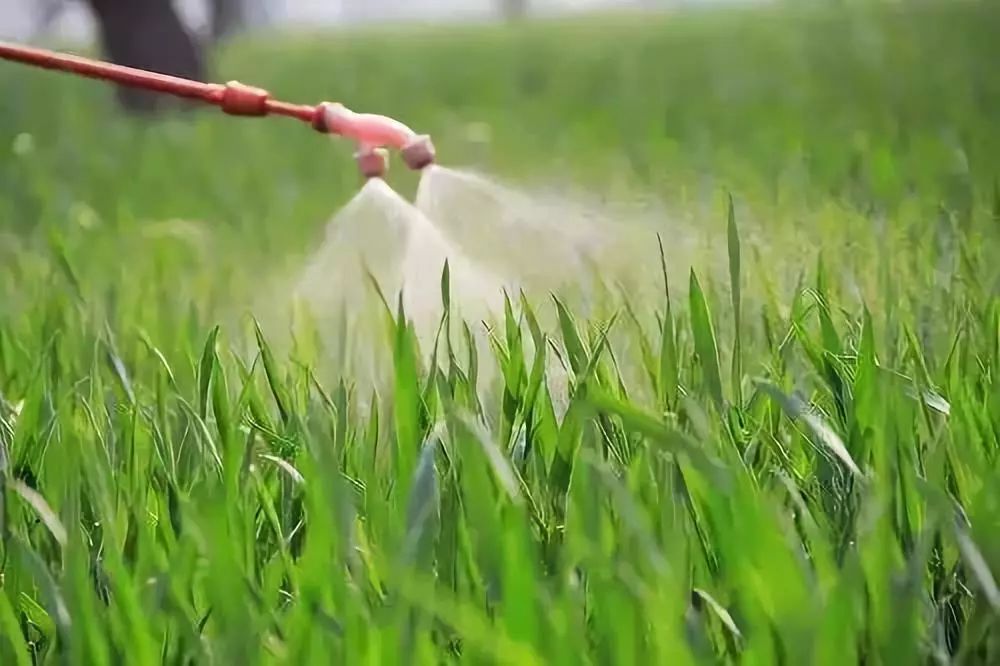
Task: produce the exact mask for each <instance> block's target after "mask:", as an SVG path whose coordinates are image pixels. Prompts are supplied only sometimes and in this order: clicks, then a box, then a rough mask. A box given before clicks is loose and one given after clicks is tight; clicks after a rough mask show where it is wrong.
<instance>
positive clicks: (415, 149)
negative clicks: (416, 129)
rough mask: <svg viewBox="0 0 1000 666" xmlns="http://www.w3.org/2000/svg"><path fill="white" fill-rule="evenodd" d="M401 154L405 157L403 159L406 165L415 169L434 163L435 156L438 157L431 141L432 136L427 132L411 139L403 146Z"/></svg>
mask: <svg viewBox="0 0 1000 666" xmlns="http://www.w3.org/2000/svg"><path fill="white" fill-rule="evenodd" d="M400 154H401V155H402V157H403V161H404V162H406V166H408V167H409V168H411V169H413V170H414V171H419V170H421V169H423V168H424V167H427V166H429V165H431V164H433V163H434V158H435V157H436V151H435V150H434V144H433V143H432V142H431V138H430V137H429V136H427V135H426V134H421V135H418V136H415V137H413V138H412V139H410V141H409V142H408V143H407V144H406V145H405V146H403V148H402V150H401V151H400Z"/></svg>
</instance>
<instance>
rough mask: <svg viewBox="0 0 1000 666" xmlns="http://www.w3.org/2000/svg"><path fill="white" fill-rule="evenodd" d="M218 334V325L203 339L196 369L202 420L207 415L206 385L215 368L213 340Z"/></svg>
mask: <svg viewBox="0 0 1000 666" xmlns="http://www.w3.org/2000/svg"><path fill="white" fill-rule="evenodd" d="M218 336H219V327H218V326H216V327H215V328H213V329H212V332H211V333H209V335H208V340H206V341H205V348H204V349H203V350H202V353H201V363H200V364H199V371H198V415H199V416H200V417H201V418H202V420H204V419H206V418H207V417H208V387H209V384H210V383H211V381H212V374H213V372H214V370H215V340H216V338H217V337H218Z"/></svg>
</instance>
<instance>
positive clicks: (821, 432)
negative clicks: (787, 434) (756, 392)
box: [756, 381, 861, 476]
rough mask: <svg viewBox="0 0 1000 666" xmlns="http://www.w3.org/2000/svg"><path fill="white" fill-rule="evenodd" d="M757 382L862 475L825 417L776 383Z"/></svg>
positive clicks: (844, 461) (820, 440) (855, 471)
mask: <svg viewBox="0 0 1000 666" xmlns="http://www.w3.org/2000/svg"><path fill="white" fill-rule="evenodd" d="M756 383H757V386H758V387H759V388H760V389H761V390H762V391H764V392H765V393H767V394H768V395H770V396H771V398H772V399H773V400H774V401H775V402H777V403H778V404H779V405H780V406H781V408H782V410H784V412H785V414H787V415H788V418H790V419H792V420H801V421H802V422H803V423H805V424H806V426H808V427H809V430H810V431H811V432H812V433H813V435H814V436H815V437H816V438H817V439H818V440H819V442H820V443H821V444H822V445H823V446H825V447H826V448H828V449H829V450H830V452H831V453H833V454H834V455H835V456H837V458H839V459H840V461H841V462H842V463H844V465H845V466H846V467H847V469H848V470H849V471H850V472H851V473H852V474H854V475H856V476H861V470H860V469H858V466H857V464H856V463H855V462H854V459H853V458H852V457H851V454H850V453H848V451H847V447H846V446H844V442H843V440H841V439H840V435H838V434H837V433H836V432H834V430H833V429H832V428H831V427H830V426H828V425H827V424H826V423H825V422H824V421H823V419H821V418H820V417H819V416H817V415H816V414H814V413H813V412H811V411H810V410H809V406H808V405H806V404H805V403H804V402H802V401H801V400H799V399H798V398H796V397H794V396H790V395H786V394H785V393H784V392H783V391H782V390H781V389H779V388H778V387H777V386H775V385H774V384H771V383H769V382H765V381H758V382H756Z"/></svg>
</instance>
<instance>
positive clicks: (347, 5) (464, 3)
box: [0, 0, 766, 40]
mask: <svg viewBox="0 0 1000 666" xmlns="http://www.w3.org/2000/svg"><path fill="white" fill-rule="evenodd" d="M764 1H766V0H176V1H175V2H174V3H173V4H174V6H175V7H176V9H177V12H178V14H179V15H180V16H181V17H182V20H183V21H184V23H185V24H186V25H187V26H189V27H190V28H191V29H192V30H195V31H197V32H208V33H211V32H212V31H213V30H215V31H217V32H218V31H225V30H247V29H255V28H266V27H272V28H288V27H293V26H313V27H315V26H317V25H337V24H350V23H360V22H371V21H404V20H405V21H455V20H482V19H497V18H500V19H509V18H517V17H523V16H526V15H529V14H542V15H544V14H560V13H574V12H586V11H593V10H600V9H663V8H668V7H674V8H677V7H681V6H684V5H710V4H722V3H735V2H764ZM93 34H94V21H93V17H92V14H91V13H90V11H89V8H88V6H87V0H5V1H4V2H3V3H2V5H0V37H2V38H4V39H16V40H26V39H39V38H45V37H51V38H57V39H63V40H88V39H90V38H91V37H92V36H93Z"/></svg>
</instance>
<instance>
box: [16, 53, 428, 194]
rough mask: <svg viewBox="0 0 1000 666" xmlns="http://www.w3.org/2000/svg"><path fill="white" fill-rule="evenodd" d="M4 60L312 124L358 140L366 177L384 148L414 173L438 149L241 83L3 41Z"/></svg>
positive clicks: (380, 165)
mask: <svg viewBox="0 0 1000 666" xmlns="http://www.w3.org/2000/svg"><path fill="white" fill-rule="evenodd" d="M0 58H3V59H4V60H12V61H15V62H20V63H24V64H27V65H33V66H35V67H43V68H45V69H54V70H57V71H61V72H69V73H71V74H76V75H78V76H85V77H88V78H92V79H102V80H105V81H112V82H114V83H117V84H120V85H124V86H130V87H133V88H141V89H143V90H151V91H154V92H159V93H164V94H167V95H174V96H176V97H183V98H186V99H191V100H195V101H199V102H203V103H205V104H211V105H212V106H217V107H219V108H220V109H222V112H223V113H227V114H229V115H233V116H268V115H272V114H273V115H279V116H287V117H289V118H297V119H298V120H301V121H303V122H306V123H309V124H310V125H311V126H312V127H313V129H315V130H316V131H318V132H322V133H323V134H334V135H338V136H343V137H346V138H348V139H352V140H354V141H355V142H356V143H357V145H358V152H357V153H356V154H355V158H356V159H357V161H358V166H359V168H360V169H361V172H362V173H363V174H364V176H365V177H366V178H379V177H382V176H383V175H384V174H385V172H386V169H387V168H388V154H387V152H386V150H385V149H384V147H385V146H388V147H390V148H395V149H396V150H399V151H400V154H401V155H402V157H403V161H404V162H405V163H406V165H407V166H408V167H409V168H411V169H414V170H420V169H423V168H424V167H426V166H428V165H430V164H431V163H433V162H434V157H435V151H434V145H433V144H432V143H431V140H430V137H428V136H427V135H418V134H416V133H415V132H414V131H413V130H411V129H410V128H409V127H407V126H406V125H404V124H402V123H400V122H399V121H397V120H394V119H392V118H388V117H386V116H380V115H375V114H368V113H355V112H353V111H351V110H350V109H348V108H346V107H345V106H344V105H343V104H339V103H332V102H321V103H320V104H317V105H316V106H309V105H303V104H290V103H288V102H281V101H279V100H275V99H271V94H270V93H269V92H267V91H266V90H263V89H261V88H256V87H253V86H248V85H244V84H242V83H239V82H238V81H230V82H229V83H226V84H219V83H202V82H200V81H192V80H190V79H183V78H179V77H176V76H168V75H165V74H158V73H156V72H149V71H146V70H143V69H135V68H133V67H124V66H122V65H115V64H113V63H108V62H102V61H99V60H91V59H89V58H83V57H80V56H75V55H70V54H66V53H57V52H55V51H47V50H45V49H37V48H32V47H28V46H20V45H17V44H7V43H5V42H0Z"/></svg>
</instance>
